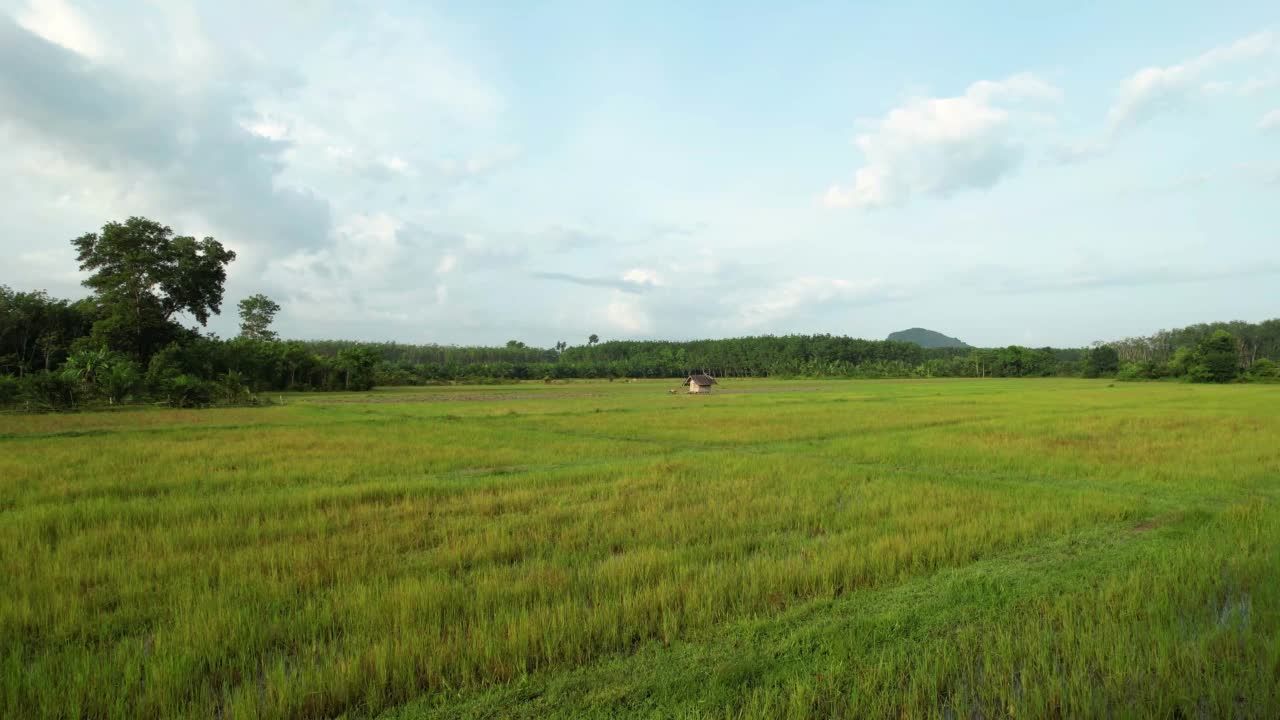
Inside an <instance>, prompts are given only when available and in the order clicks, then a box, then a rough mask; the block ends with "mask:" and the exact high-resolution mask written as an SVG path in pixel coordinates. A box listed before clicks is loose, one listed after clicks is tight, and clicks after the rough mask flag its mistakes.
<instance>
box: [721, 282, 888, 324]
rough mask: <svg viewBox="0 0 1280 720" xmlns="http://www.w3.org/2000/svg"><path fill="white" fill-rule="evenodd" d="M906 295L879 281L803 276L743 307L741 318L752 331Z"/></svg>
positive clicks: (765, 293)
mask: <svg viewBox="0 0 1280 720" xmlns="http://www.w3.org/2000/svg"><path fill="white" fill-rule="evenodd" d="M904 296H905V293H904V292H902V291H901V290H900V289H896V288H893V287H891V286H889V285H888V284H887V283H885V282H884V281H883V280H881V279H879V278H870V279H867V280H861V281H851V280H845V279H842V278H831V277H821V276H802V277H797V278H793V279H791V280H788V281H786V282H783V283H781V284H779V285H776V286H774V287H772V288H770V289H768V290H766V291H765V292H764V293H763V294H762V295H760V296H758V297H757V298H755V299H754V300H751V301H748V302H747V303H745V304H743V305H742V306H741V309H740V310H739V318H740V321H741V323H742V325H743V326H744V327H748V328H750V327H757V326H760V325H768V324H770V323H774V322H777V321H780V320H785V319H788V318H793V317H795V316H797V315H799V314H800V313H801V312H814V311H817V310H819V309H821V308H824V307H829V306H833V305H841V306H848V307H855V306H859V305H872V304H876V303H880V302H885V301H888V300H895V299H900V298H902V297H904Z"/></svg>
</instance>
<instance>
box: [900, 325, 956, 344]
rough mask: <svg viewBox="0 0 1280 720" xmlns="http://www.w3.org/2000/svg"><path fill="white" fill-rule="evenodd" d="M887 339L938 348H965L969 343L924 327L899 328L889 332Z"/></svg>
mask: <svg viewBox="0 0 1280 720" xmlns="http://www.w3.org/2000/svg"><path fill="white" fill-rule="evenodd" d="M888 339H889V340H892V341H894V342H909V343H915V344H917V345H919V346H920V347H927V348H940V347H954V348H967V347H969V344H968V343H966V342H964V341H962V340H959V339H958V338H953V337H947V336H946V335H943V334H942V333H940V332H934V331H933V330H925V329H924V328H911V329H910V330H899V331H898V332H896V333H889V338H888Z"/></svg>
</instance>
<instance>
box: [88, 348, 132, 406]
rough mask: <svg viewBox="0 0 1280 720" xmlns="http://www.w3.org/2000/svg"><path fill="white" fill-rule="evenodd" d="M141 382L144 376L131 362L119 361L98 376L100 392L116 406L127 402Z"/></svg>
mask: <svg viewBox="0 0 1280 720" xmlns="http://www.w3.org/2000/svg"><path fill="white" fill-rule="evenodd" d="M141 382H142V374H141V373H139V372H138V366H137V365H136V364H134V363H133V361H131V360H124V359H119V360H116V361H115V362H114V363H112V364H111V365H109V366H107V368H106V370H104V371H103V372H102V373H101V374H100V375H99V376H98V391H99V392H101V393H102V394H103V395H105V396H106V398H107V402H108V403H110V404H112V405H114V404H116V403H118V402H122V401H124V400H127V399H128V398H129V396H130V395H132V394H133V393H134V392H136V391H137V389H138V386H139V385H140V384H141Z"/></svg>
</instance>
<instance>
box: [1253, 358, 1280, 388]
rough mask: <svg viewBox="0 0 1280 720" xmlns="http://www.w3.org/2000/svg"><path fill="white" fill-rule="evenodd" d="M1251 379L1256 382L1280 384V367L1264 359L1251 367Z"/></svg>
mask: <svg viewBox="0 0 1280 720" xmlns="http://www.w3.org/2000/svg"><path fill="white" fill-rule="evenodd" d="M1249 379H1250V380H1252V381H1254V382H1280V365H1277V364H1276V363H1275V361H1273V360H1268V359H1266V358H1263V359H1261V360H1258V361H1256V362H1254V363H1253V364H1252V365H1250V366H1249Z"/></svg>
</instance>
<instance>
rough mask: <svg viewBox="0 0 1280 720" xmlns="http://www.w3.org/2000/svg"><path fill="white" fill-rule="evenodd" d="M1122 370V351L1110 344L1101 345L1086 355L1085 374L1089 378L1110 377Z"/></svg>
mask: <svg viewBox="0 0 1280 720" xmlns="http://www.w3.org/2000/svg"><path fill="white" fill-rule="evenodd" d="M1119 370H1120V353H1118V352H1116V349H1115V348H1113V347H1111V346H1110V345H1099V346H1098V347H1095V348H1093V349H1092V350H1089V351H1088V352H1087V353H1085V357H1084V371H1083V374H1084V376H1085V377H1087V378H1096V377H1110V376H1112V375H1115V374H1116V372H1117V371H1119Z"/></svg>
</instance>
